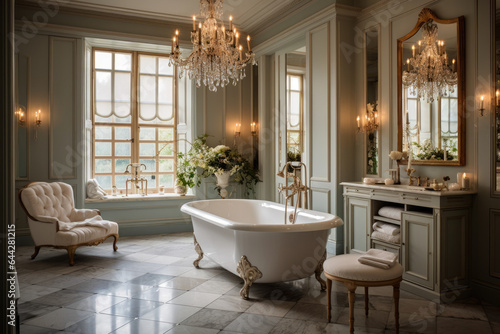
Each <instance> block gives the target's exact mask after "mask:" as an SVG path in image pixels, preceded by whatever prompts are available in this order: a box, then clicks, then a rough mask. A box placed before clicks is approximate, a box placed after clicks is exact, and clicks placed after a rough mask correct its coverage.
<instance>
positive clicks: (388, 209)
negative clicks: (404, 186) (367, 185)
mask: <svg viewBox="0 0 500 334" xmlns="http://www.w3.org/2000/svg"><path fill="white" fill-rule="evenodd" d="M401 212H403V208H400V207H396V206H383V207H381V208H380V210H378V215H379V216H382V217H387V218H391V219H395V220H401Z"/></svg>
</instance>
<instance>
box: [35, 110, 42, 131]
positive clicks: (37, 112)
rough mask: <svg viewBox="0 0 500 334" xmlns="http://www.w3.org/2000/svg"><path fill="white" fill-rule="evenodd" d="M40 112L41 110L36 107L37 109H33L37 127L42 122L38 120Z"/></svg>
mask: <svg viewBox="0 0 500 334" xmlns="http://www.w3.org/2000/svg"><path fill="white" fill-rule="evenodd" d="M41 113H42V111H41V110H40V109H38V111H35V125H36V126H37V127H40V125H41V124H42V121H41V120H40V114H41Z"/></svg>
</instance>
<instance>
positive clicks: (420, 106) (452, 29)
mask: <svg viewBox="0 0 500 334" xmlns="http://www.w3.org/2000/svg"><path fill="white" fill-rule="evenodd" d="M460 22H461V18H457V19H452V20H440V19H438V18H437V17H435V16H434V14H432V12H430V11H429V10H427V11H426V9H424V10H423V11H422V13H421V14H420V15H419V22H418V23H417V26H416V27H415V28H414V31H412V32H411V33H409V34H408V35H407V36H405V37H403V38H401V39H399V40H398V58H399V59H400V68H399V71H398V73H399V74H400V77H399V78H398V79H399V82H400V85H399V87H398V89H399V92H398V93H399V97H400V101H399V103H400V105H399V110H400V115H399V134H400V135H399V143H400V147H399V149H400V150H402V151H407V152H408V153H409V155H410V159H411V161H412V162H415V163H420V164H446V165H463V164H464V156H463V155H464V152H463V149H464V147H462V146H463V144H462V141H463V138H464V134H463V131H464V129H465V127H464V124H462V120H463V118H462V116H461V115H462V114H463V107H462V104H463V83H462V80H463V64H462V63H461V59H463V58H462V56H461V55H462V54H463V45H462V43H461V42H460V36H459V33H460V32H461V31H462V30H461V28H460Z"/></svg>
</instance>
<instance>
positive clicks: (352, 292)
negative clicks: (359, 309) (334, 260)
mask: <svg viewBox="0 0 500 334" xmlns="http://www.w3.org/2000/svg"><path fill="white" fill-rule="evenodd" d="M344 284H345V286H346V287H347V289H348V290H349V332H350V333H351V334H352V333H354V301H355V300H356V285H355V284H354V283H352V282H345V283H344Z"/></svg>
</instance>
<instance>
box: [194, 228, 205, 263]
mask: <svg viewBox="0 0 500 334" xmlns="http://www.w3.org/2000/svg"><path fill="white" fill-rule="evenodd" d="M193 238H194V250H195V251H196V253H198V258H197V259H196V260H194V262H193V265H194V266H195V267H196V268H198V269H200V266H199V264H200V261H201V259H203V251H202V250H201V246H200V244H199V243H198V241H197V240H196V236H195V235H194V234H193Z"/></svg>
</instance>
